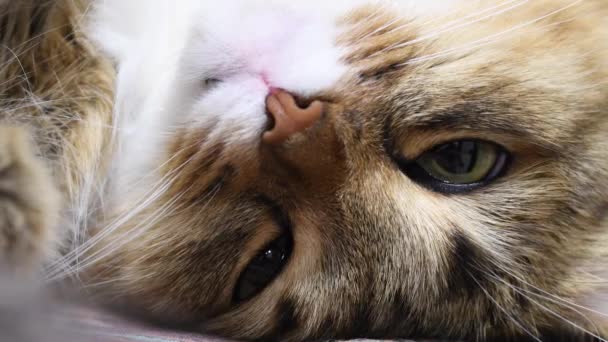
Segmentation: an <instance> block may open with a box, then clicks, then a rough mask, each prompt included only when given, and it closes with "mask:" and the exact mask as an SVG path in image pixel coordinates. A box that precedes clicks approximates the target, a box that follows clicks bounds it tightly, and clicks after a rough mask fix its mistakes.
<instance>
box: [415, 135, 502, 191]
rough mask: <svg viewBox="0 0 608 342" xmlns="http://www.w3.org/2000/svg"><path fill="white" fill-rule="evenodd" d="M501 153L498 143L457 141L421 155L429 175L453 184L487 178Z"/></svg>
mask: <svg viewBox="0 0 608 342" xmlns="http://www.w3.org/2000/svg"><path fill="white" fill-rule="evenodd" d="M499 157H500V151H499V149H498V146H496V145H494V144H490V143H487V142H481V141H466V140H465V141H454V142H450V143H447V144H444V145H441V146H439V147H437V148H435V149H434V150H433V151H430V152H427V153H425V154H423V155H422V156H421V157H420V158H419V159H418V165H420V166H421V167H422V168H423V169H424V170H425V171H426V172H428V173H429V175H431V176H433V177H435V178H436V179H438V180H440V181H442V182H445V183H451V184H471V183H478V182H481V181H483V180H484V179H485V178H486V177H487V176H488V175H489V174H490V173H491V172H492V170H494V166H495V165H496V162H497V161H498V159H499Z"/></svg>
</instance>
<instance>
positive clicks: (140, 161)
mask: <svg viewBox="0 0 608 342" xmlns="http://www.w3.org/2000/svg"><path fill="white" fill-rule="evenodd" d="M224 2H225V4H221V5H220V4H217V3H212V2H209V3H207V4H195V3H189V2H184V5H183V7H180V8H173V7H172V6H175V5H172V4H169V3H168V2H167V3H164V2H162V1H158V2H153V3H152V5H151V6H150V7H149V8H146V9H138V8H131V9H129V8H122V7H121V6H123V7H124V6H126V7H128V6H131V5H128V4H118V3H112V2H111V1H110V2H108V4H106V5H104V6H106V7H104V6H102V5H100V6H99V8H98V9H97V17H96V18H95V20H94V21H93V22H94V23H95V25H93V27H94V28H95V29H94V34H95V36H96V38H97V40H98V41H99V42H100V43H101V44H102V45H103V46H104V48H105V49H106V51H108V52H109V53H111V54H113V55H114V57H115V58H116V60H117V70H118V83H117V99H116V106H117V107H116V108H117V109H116V112H117V114H118V115H117V118H116V120H117V125H118V129H117V133H116V134H117V138H118V143H119V148H118V149H117V152H116V156H115V168H114V173H113V175H112V178H111V183H110V189H111V190H110V202H109V204H108V206H109V209H108V211H109V213H110V214H111V215H114V216H113V218H112V220H110V221H109V223H107V225H105V226H104V225H101V226H100V227H99V230H98V235H97V236H98V237H97V239H98V242H99V243H97V244H96V247H95V249H94V252H93V254H92V255H93V257H91V258H92V259H93V260H95V261H96V262H95V267H93V269H94V272H90V273H91V276H90V281H91V283H92V284H93V285H95V284H97V283H98V282H99V283H100V284H103V285H99V290H100V291H102V292H103V293H105V294H109V295H111V296H115V297H116V298H119V300H121V301H126V302H127V303H129V304H130V305H133V306H136V307H139V308H142V309H143V310H145V311H146V312H148V313H151V314H152V315H154V316H157V317H160V318H162V319H168V320H175V321H177V322H178V323H184V324H188V325H191V326H194V327H196V328H197V329H200V330H203V331H208V332H214V333H219V334H222V335H226V336H230V337H236V338H257V339H270V338H274V339H281V340H282V339H293V340H298V339H304V338H335V337H339V338H347V337H361V336H365V337H370V336H371V337H409V336H446V337H454V338H476V337H483V336H495V335H513V336H529V335H534V336H538V335H539V334H540V333H542V332H543V331H548V330H551V329H553V328H556V327H563V326H565V325H566V324H565V323H564V321H565V320H567V321H570V322H573V324H576V325H578V326H579V327H580V328H584V329H587V330H589V331H591V330H592V329H594V328H593V326H594V325H593V324H594V323H596V324H599V325H600V327H601V322H599V321H598V320H595V321H593V318H592V317H591V316H593V315H591V313H590V312H587V311H585V310H584V309H581V308H580V307H576V306H575V305H588V304H589V303H588V301H589V300H590V299H591V298H593V296H594V295H595V294H596V293H598V292H599V291H601V287H600V285H602V284H601V283H598V282H593V281H591V279H592V276H593V272H595V271H596V268H595V266H599V265H600V264H601V260H605V259H604V258H605V253H606V251H607V249H606V243H607V241H606V239H607V238H608V234H607V233H606V229H607V228H608V225H607V223H606V222H607V221H606V220H607V219H606V208H607V205H608V197H607V196H606V195H607V194H608V182H607V180H608V140H607V137H606V131H607V130H608V114H607V113H606V105H607V104H608V98H607V95H606V94H607V91H606V90H607V88H606V80H607V79H608V74H607V73H608V67H607V64H606V63H607V62H606V61H608V58H606V57H608V56H607V53H608V45H607V42H608V39H606V38H607V36H608V27H607V25H606V22H605V18H606V16H607V15H608V7H607V6H606V5H605V4H604V2H602V1H588V2H585V3H582V2H572V3H571V2H569V1H561V0H552V1H548V0H547V1H541V2H536V3H528V2H524V1H522V2H518V1H511V2H506V3H502V2H480V3H475V4H472V3H470V2H453V3H449V6H447V5H446V4H447V3H445V2H441V3H439V2H431V4H428V5H425V6H431V7H432V6H436V7H437V10H434V11H430V10H429V8H427V7H422V8H421V7H420V6H421V5H418V7H416V6H413V5H409V4H408V5H406V4H404V3H384V2H372V1H369V2H368V1H357V2H344V3H333V2H331V3H329V2H328V3H327V4H323V3H318V2H312V3H311V2H307V4H304V3H303V2H301V3H296V4H294V3H293V2H281V1H274V2H267V1H263V2H262V1H257V2H250V1H247V2H245V1H242V2H241V1H224ZM180 4H181V3H180ZM117 13H122V14H123V15H122V16H119V15H116V14H117ZM125 13H126V14H128V16H126V15H124V14H125ZM421 13H422V14H421ZM425 14H426V15H425ZM127 17H128V19H126V18H127ZM127 20H129V21H130V22H129V23H125V21H127ZM119 24H120V25H119ZM274 89H282V90H284V91H286V92H288V93H289V94H291V95H292V96H293V97H294V101H296V102H297V104H298V106H301V107H303V108H305V107H307V106H308V105H309V104H310V103H312V102H313V101H320V102H322V104H323V115H322V117H321V118H320V119H319V120H318V121H316V122H315V123H314V124H313V125H312V126H311V127H309V128H307V129H306V130H301V131H298V132H296V133H294V134H292V135H290V136H289V138H288V139H286V140H284V141H281V142H280V143H274V144H269V143H265V142H264V140H263V139H262V136H263V134H264V132H266V131H268V130H269V129H272V126H273V125H274V124H275V122H274V120H273V118H272V115H269V113H268V108H267V99H268V96H269V94H270V93H271V92H272V91H273V90H274ZM94 238H95V237H94ZM93 274H94V275H93ZM585 303H586V304H585ZM580 310H583V312H584V313H583V315H582V316H581V314H580ZM591 322H594V323H591ZM593 332H595V331H593Z"/></svg>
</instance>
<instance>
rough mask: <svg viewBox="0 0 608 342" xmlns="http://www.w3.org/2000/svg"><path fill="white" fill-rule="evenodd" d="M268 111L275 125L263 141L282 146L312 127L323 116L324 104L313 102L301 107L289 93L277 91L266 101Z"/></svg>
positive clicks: (266, 133) (265, 134)
mask: <svg viewBox="0 0 608 342" xmlns="http://www.w3.org/2000/svg"><path fill="white" fill-rule="evenodd" d="M266 109H267V112H268V113H269V115H270V117H271V119H272V121H273V122H274V124H273V125H272V128H271V129H270V130H269V131H267V132H265V133H264V137H263V140H264V142H266V143H269V144H280V143H282V142H284V141H285V140H287V139H288V138H289V137H291V136H292V135H294V134H296V133H299V132H302V131H304V130H305V129H307V128H309V127H310V126H312V125H313V124H314V123H315V122H317V121H318V120H319V119H320V118H321V116H322V115H323V103H322V102H320V101H313V102H312V103H310V104H309V105H307V106H305V107H303V106H300V105H299V104H298V103H297V101H296V98H295V97H294V96H293V95H291V94H290V93H288V92H285V91H282V90H277V91H275V92H273V93H271V94H270V95H269V96H268V98H267V99H266Z"/></svg>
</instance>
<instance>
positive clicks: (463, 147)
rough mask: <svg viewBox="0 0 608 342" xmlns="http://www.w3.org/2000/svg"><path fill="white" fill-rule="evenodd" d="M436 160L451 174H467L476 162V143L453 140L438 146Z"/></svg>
mask: <svg viewBox="0 0 608 342" xmlns="http://www.w3.org/2000/svg"><path fill="white" fill-rule="evenodd" d="M435 153H436V161H437V163H438V164H439V166H441V167H442V168H443V169H444V170H446V171H447V172H449V173H453V174H467V173H470V172H472V171H473V169H474V168H475V164H476V162H477V143H476V142H474V141H455V142H452V143H449V144H446V145H444V146H442V147H440V148H439V149H438V150H437V151H436V152H435Z"/></svg>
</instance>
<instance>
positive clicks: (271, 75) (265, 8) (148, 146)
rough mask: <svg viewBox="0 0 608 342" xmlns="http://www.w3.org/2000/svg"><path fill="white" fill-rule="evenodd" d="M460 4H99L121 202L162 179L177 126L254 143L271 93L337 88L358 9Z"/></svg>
mask: <svg viewBox="0 0 608 342" xmlns="http://www.w3.org/2000/svg"><path fill="white" fill-rule="evenodd" d="M455 1H459V0H442V1H440V0H431V1H425V2H424V3H423V2H420V1H378V0H338V1H327V0H323V1H321V0H314V1H293V0H223V1H196V0H180V1H179V2H174V1H169V0H147V1H145V2H142V1H138V0H98V2H97V3H96V4H95V8H94V10H93V14H92V16H91V25H90V33H91V36H92V37H93V38H94V40H95V41H96V42H97V43H99V45H100V46H101V47H102V49H103V50H104V51H106V52H107V53H108V54H109V55H110V56H112V57H113V58H114V59H115V60H116V64H117V69H118V79H117V94H116V108H115V117H116V120H115V124H116V134H115V137H116V139H117V142H118V146H119V149H118V152H117V154H116V157H115V159H114V173H113V179H112V184H114V186H113V189H114V191H113V194H114V196H115V198H117V199H122V198H125V196H124V195H125V193H126V192H128V191H129V189H131V188H132V187H133V184H140V183H141V179H145V178H146V176H150V177H152V179H155V178H156V177H155V175H154V173H155V172H154V171H155V170H156V168H157V167H159V165H160V163H162V162H163V161H164V159H166V157H167V156H166V155H165V148H166V145H167V138H168V137H170V136H171V134H172V132H173V128H175V127H176V126H181V127H184V126H186V127H189V126H190V125H195V126H206V125H209V123H210V122H213V124H214V130H215V131H214V132H212V135H211V138H213V139H221V140H222V141H223V142H224V143H227V144H231V145H242V146H254V145H256V144H257V143H258V142H259V140H260V137H261V135H262V133H263V132H262V131H263V129H264V127H265V125H266V122H267V117H266V114H265V99H266V96H267V95H268V93H269V87H275V88H282V89H286V90H288V91H291V92H293V93H296V94H299V95H311V94H314V93H317V92H320V91H323V90H326V89H330V88H331V87H332V86H334V85H335V83H336V82H337V81H338V80H339V79H340V78H341V77H342V76H343V75H344V74H345V72H346V67H345V66H344V65H342V63H341V61H340V60H341V56H342V55H343V51H340V49H339V48H337V47H336V44H335V39H336V35H337V34H338V28H337V25H336V21H337V19H338V18H340V17H341V16H343V15H345V14H347V13H348V12H349V11H350V10H353V9H355V8H356V7H357V6H359V5H362V4H365V3H382V4H385V5H388V6H396V7H397V8H399V9H403V10H404V11H408V12H411V13H422V12H426V13H429V12H430V11H437V10H439V9H441V10H447V8H448V6H447V4H449V3H453V2H455ZM206 79H213V82H211V84H212V85H209V86H207V85H205V80H206ZM218 81H219V82H218ZM228 132H230V133H228Z"/></svg>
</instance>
